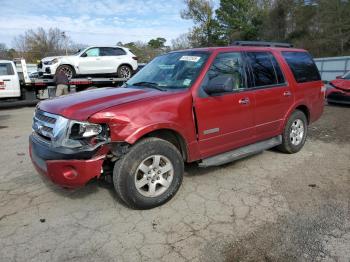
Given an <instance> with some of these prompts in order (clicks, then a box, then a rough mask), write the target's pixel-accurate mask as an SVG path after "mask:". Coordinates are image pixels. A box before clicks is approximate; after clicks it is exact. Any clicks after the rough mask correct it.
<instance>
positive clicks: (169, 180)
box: [113, 138, 184, 209]
mask: <svg viewBox="0 0 350 262" xmlns="http://www.w3.org/2000/svg"><path fill="white" fill-rule="evenodd" d="M183 172H184V162H183V159H182V156H181V154H180V152H179V150H178V149H177V148H176V147H175V146H174V145H173V144H171V143H169V142H168V141H165V140H162V139H159V138H146V139H143V140H142V141H140V142H138V143H136V144H135V145H134V146H132V147H131V149H130V150H129V152H128V153H126V154H125V155H124V156H123V157H122V158H121V159H119V160H118V161H117V162H116V163H115V165H114V170H113V184H114V188H115V190H116V192H117V195H118V197H119V198H120V199H121V200H123V201H124V202H125V203H126V204H127V205H128V206H129V207H131V208H134V209H150V208H154V207H157V206H160V205H162V204H164V203H166V202H167V201H169V200H170V199H171V198H172V197H173V196H174V195H175V194H176V192H177V191H178V189H179V188H180V185H181V183H182V177H183Z"/></svg>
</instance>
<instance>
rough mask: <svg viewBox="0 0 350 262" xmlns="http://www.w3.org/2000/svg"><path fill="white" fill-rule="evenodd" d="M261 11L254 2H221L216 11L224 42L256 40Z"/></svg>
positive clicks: (223, 0)
mask: <svg viewBox="0 0 350 262" xmlns="http://www.w3.org/2000/svg"><path fill="white" fill-rule="evenodd" d="M261 15H262V13H261V9H260V8H258V5H257V1H256V0H221V1H220V7H219V8H218V9H217V10H216V16H217V20H218V22H219V23H220V27H221V28H222V31H223V34H224V36H225V40H226V42H227V43H228V44H230V43H231V42H232V41H234V40H257V39H259V29H260V28H261V24H262V21H261Z"/></svg>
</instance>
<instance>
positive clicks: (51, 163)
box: [29, 137, 106, 188]
mask: <svg viewBox="0 0 350 262" xmlns="http://www.w3.org/2000/svg"><path fill="white" fill-rule="evenodd" d="M37 143H38V141H36V140H35V139H33V138H32V137H31V139H30V141H29V153H30V158H31V160H32V163H33V165H34V167H35V169H36V170H37V171H38V173H40V174H42V175H44V176H46V177H48V178H49V179H50V180H52V181H53V182H54V183H55V184H58V185H60V186H63V187H68V188H78V187H82V186H84V185H85V184H86V183H87V182H88V181H90V180H91V179H93V178H95V177H99V176H100V175H101V170H102V165H103V161H104V159H105V157H106V154H105V153H104V151H105V150H99V151H98V152H97V153H96V154H95V155H94V156H93V157H91V158H90V159H66V158H67V156H66V155H62V157H60V158H61V159H50V160H47V159H44V158H43V155H42V152H41V153H40V152H39V151H40V149H38V144H37ZM40 146H42V145H40ZM47 150H49V149H47ZM53 154H54V155H55V156H56V157H58V158H59V155H58V153H57V152H53Z"/></svg>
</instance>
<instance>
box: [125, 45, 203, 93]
mask: <svg viewBox="0 0 350 262" xmlns="http://www.w3.org/2000/svg"><path fill="white" fill-rule="evenodd" d="M208 57H209V53H208V52H203V51H185V52H175V53H168V54H165V55H162V56H158V57H156V58H155V59H153V60H152V61H151V62H150V63H149V64H147V65H146V66H145V67H144V68H142V70H141V71H140V72H138V73H137V74H136V75H135V76H134V77H133V78H131V79H130V80H129V81H127V82H126V85H134V86H146V87H158V88H159V89H165V90H171V89H185V88H189V87H190V86H191V85H192V84H193V82H194V81H195V80H196V78H197V76H198V75H199V73H200V71H201V69H202V67H203V65H204V64H205V62H206V61H207V59H208Z"/></svg>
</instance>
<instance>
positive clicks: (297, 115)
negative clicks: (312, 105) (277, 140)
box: [277, 110, 308, 154]
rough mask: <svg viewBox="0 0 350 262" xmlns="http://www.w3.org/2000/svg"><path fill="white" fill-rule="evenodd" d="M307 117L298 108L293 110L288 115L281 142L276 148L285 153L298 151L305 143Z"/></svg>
mask: <svg viewBox="0 0 350 262" xmlns="http://www.w3.org/2000/svg"><path fill="white" fill-rule="evenodd" d="M307 124H308V123H307V119H306V116H305V114H304V113H303V112H302V111H300V110H295V111H294V112H293V113H292V114H291V116H290V117H289V119H288V121H287V124H286V126H285V128H284V131H283V134H282V144H281V145H279V146H278V147H277V148H278V149H279V150H280V151H282V152H285V153H289V154H293V153H296V152H299V151H300V150H301V149H302V147H303V146H304V144H305V141H306V136H307V128H308V126H307Z"/></svg>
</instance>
